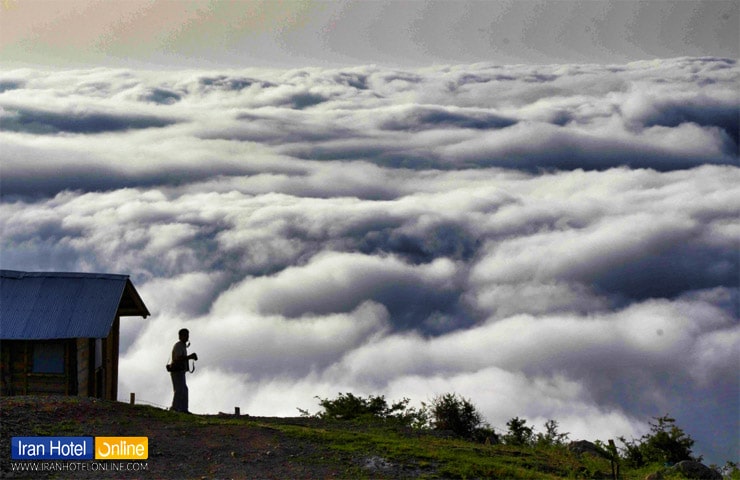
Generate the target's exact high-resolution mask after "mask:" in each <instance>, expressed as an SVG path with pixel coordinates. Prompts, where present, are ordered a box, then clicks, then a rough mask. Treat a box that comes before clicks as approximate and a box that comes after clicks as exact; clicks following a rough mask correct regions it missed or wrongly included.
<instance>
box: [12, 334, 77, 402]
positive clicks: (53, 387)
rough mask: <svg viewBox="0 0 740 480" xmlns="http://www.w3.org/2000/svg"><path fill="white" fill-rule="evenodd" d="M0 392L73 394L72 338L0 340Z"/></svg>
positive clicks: (74, 358) (74, 352)
mask: <svg viewBox="0 0 740 480" xmlns="http://www.w3.org/2000/svg"><path fill="white" fill-rule="evenodd" d="M0 360H2V362H1V365H0V370H1V371H0V378H1V380H2V381H1V382H0V385H1V388H2V390H1V391H0V394H2V395H76V394H77V391H78V381H77V375H75V374H74V373H73V372H76V371H77V345H76V341H75V340H69V339H64V340H34V341H24V340H3V341H0Z"/></svg>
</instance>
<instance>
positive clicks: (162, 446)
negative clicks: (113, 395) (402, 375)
mask: <svg viewBox="0 0 740 480" xmlns="http://www.w3.org/2000/svg"><path fill="white" fill-rule="evenodd" d="M219 418H224V419H231V417H219ZM240 418H243V417H240ZM210 419H211V420H213V418H212V417H210ZM208 420H209V417H207V416H198V415H194V416H193V415H184V414H179V413H171V412H165V411H160V410H156V411H155V409H153V408H151V407H138V406H130V405H127V404H123V403H119V402H105V401H99V400H95V399H89V398H73V399H71V400H70V399H69V398H65V397H5V398H2V399H0V433H1V437H0V456H1V458H0V477H2V478H146V479H152V478H157V479H167V478H172V479H190V478H194V479H205V478H207V479H242V478H244V479H246V478H254V479H272V478H275V479H287V478H291V479H292V478H352V477H356V475H357V472H358V471H359V470H358V469H359V468H360V467H359V466H357V465H355V464H354V463H353V460H352V459H349V458H346V459H345V458H341V457H340V456H338V455H339V454H337V453H336V452H331V451H329V450H328V449H326V448H324V447H322V446H320V445H315V444H311V443H309V442H305V441H302V440H300V439H296V438H291V437H289V436H287V435H285V434H283V433H282V432H280V431H279V430H277V429H275V428H271V427H269V426H264V425H262V426H260V425H259V423H262V422H256V423H255V422H249V423H243V422H233V423H234V424H229V423H232V422H216V423H220V424H216V425H214V424H213V423H214V422H212V421H208ZM252 420H253V419H252ZM301 420H302V419H300V418H297V419H294V421H295V422H300V421H301ZM280 421H282V422H287V421H291V420H290V419H280ZM268 423H269V422H268ZM14 436H92V437H94V436H146V437H149V458H148V460H146V470H141V469H138V470H135V471H126V470H118V471H101V470H99V469H98V470H97V471H83V470H80V469H77V470H75V471H67V472H53V473H52V472H34V473H28V472H25V473H21V472H17V471H15V472H14V471H13V470H12V465H11V460H10V456H11V450H10V441H11V438H12V437H14ZM352 472H354V473H352Z"/></svg>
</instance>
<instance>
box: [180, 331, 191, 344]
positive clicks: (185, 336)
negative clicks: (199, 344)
mask: <svg viewBox="0 0 740 480" xmlns="http://www.w3.org/2000/svg"><path fill="white" fill-rule="evenodd" d="M177 335H178V337H180V341H182V342H187V341H188V338H190V330H188V329H187V328H181V329H180V331H179V332H177Z"/></svg>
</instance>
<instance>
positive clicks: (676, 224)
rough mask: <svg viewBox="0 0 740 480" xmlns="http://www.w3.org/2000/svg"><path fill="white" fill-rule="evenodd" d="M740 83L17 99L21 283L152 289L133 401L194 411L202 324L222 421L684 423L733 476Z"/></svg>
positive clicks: (576, 71)
mask: <svg viewBox="0 0 740 480" xmlns="http://www.w3.org/2000/svg"><path fill="white" fill-rule="evenodd" d="M738 74H739V72H738V68H737V67H736V66H735V63H734V62H733V61H726V60H721V59H690V58H686V59H676V60H664V61H657V62H644V63H634V64H629V65H612V66H598V65H561V66H516V67H501V66H496V65H488V64H476V65H464V66H449V67H444V66H440V67H429V68H426V69H418V70H413V71H404V70H392V69H386V68H382V67H357V68H352V69H332V70H329V69H318V68H314V69H301V70H289V71H279V70H256V69H253V70H244V71H229V72H218V71H214V72H205V71H190V72H136V71H122V70H118V71H110V70H106V69H97V70H93V71H67V72H40V71H30V70H24V71H14V72H4V73H3V74H1V75H0V86H2V87H3V89H4V90H3V91H2V92H0V108H2V109H3V110H2V115H1V116H0V142H2V144H3V147H4V148H3V149H1V150H0V162H1V163H0V165H2V180H1V181H2V202H1V203H0V231H2V237H1V238H2V240H1V242H0V248H2V256H1V257H0V265H2V267H3V268H11V269H19V270H47V269H48V270H81V271H106V272H116V273H128V274H130V275H131V276H132V280H133V281H134V284H135V285H136V286H137V288H138V289H139V292H140V293H141V294H142V297H143V298H144V301H145V302H146V303H147V305H148V307H149V309H150V311H151V312H152V316H151V317H150V318H148V319H146V320H143V319H134V318H131V319H128V318H127V319H124V321H122V344H121V352H122V358H121V362H120V381H121V384H120V387H119V390H120V391H121V392H122V395H126V394H127V393H128V392H129V391H134V392H136V393H137V398H140V399H143V400H148V401H151V402H155V403H157V404H160V405H167V404H168V403H169V398H170V395H171V386H170V384H169V378H168V377H167V375H166V372H165V371H164V368H163V367H164V364H165V363H166V359H167V357H168V355H169V353H170V348H171V345H172V343H174V342H175V340H176V332H177V330H178V329H179V328H181V327H187V328H190V329H191V332H192V333H191V341H192V348H191V349H192V350H193V351H196V352H197V353H198V354H199V356H200V358H201V360H199V362H198V364H197V371H196V373H195V374H194V375H192V376H190V387H191V406H192V409H193V410H194V411H197V412H209V413H215V412H216V411H233V407H234V406H240V407H241V408H242V411H245V412H247V413H252V414H260V415H292V414H295V413H296V410H295V409H296V408H297V407H300V408H306V409H309V410H315V409H316V408H317V407H316V402H315V401H314V399H313V397H314V396H315V395H319V396H322V397H331V396H334V395H336V394H337V393H338V392H348V391H351V392H353V393H356V394H360V395H371V394H385V395H387V396H388V397H390V398H391V399H400V398H401V397H404V396H406V397H410V398H412V400H413V401H415V402H420V401H426V400H429V399H430V397H432V396H434V395H435V394H441V393H446V392H449V391H455V392H457V393H460V394H462V395H464V396H466V397H470V398H471V399H472V400H473V402H474V403H475V404H476V405H478V406H479V407H480V408H481V410H482V411H483V413H484V414H485V416H486V418H487V420H489V421H490V422H491V423H492V424H493V425H494V426H496V427H498V428H504V427H505V423H506V421H507V420H508V419H509V418H511V417H513V416H520V417H525V418H527V419H528V420H530V421H531V422H534V423H535V424H536V425H537V426H538V427H541V424H542V423H544V421H545V420H547V419H549V418H554V419H556V420H558V421H559V422H560V424H561V429H562V430H564V431H570V432H571V437H572V438H578V437H585V438H601V439H606V438H608V437H614V436H617V435H625V436H627V437H630V436H633V435H634V436H639V434H640V433H641V432H643V431H644V429H645V427H646V422H647V421H648V420H649V418H650V416H654V415H663V414H665V413H667V412H668V413H671V414H674V415H675V416H678V417H679V422H680V423H682V424H683V423H685V424H686V425H687V428H688V431H689V432H691V431H697V432H699V433H698V435H699V436H698V437H696V436H695V438H697V446H698V448H700V449H702V448H705V449H707V451H711V452H712V453H711V454H712V455H714V456H717V455H720V454H724V453H723V452H725V451H729V450H726V449H725V450H722V449H721V448H720V447H717V446H716V445H717V442H713V441H710V440H711V438H714V437H716V436H717V435H719V436H720V437H721V438H722V442H721V443H722V444H723V445H729V446H730V447H733V446H736V438H735V437H736V436H735V432H736V430H737V429H736V427H737V418H738V415H737V408H738V406H737V403H736V401H734V400H736V398H737V392H738V381H737V376H736V375H734V372H733V371H732V370H731V369H730V367H729V366H731V365H734V364H735V363H736V360H737V356H738V348H739V347H738V331H737V321H738V319H737V299H738V295H739V293H738V286H737V278H738V276H737V275H738V268H739V267H738V259H737V240H736V239H737V236H738V231H740V222H738V219H737V212H738V211H739V210H740V189H739V188H740V187H738V185H740V173H739V171H738V168H737V141H738V140H737V137H736V135H735V136H734V137H733V128H734V129H735V130H736V127H737V124H736V122H737V119H736V117H735V116H733V115H730V113H733V112H734V113H736V110H737V98H736V96H733V95H731V92H733V91H734V90H735V87H736V84H737V80H738V77H739V75H738ZM733 119H734V120H733ZM733 122H735V123H733ZM733 148H734V150H733ZM638 167H639V168H638ZM214 392H219V394H218V395H215V394H214ZM699 399H702V403H701V406H700V405H699V404H698V403H697V402H698V401H699ZM705 399H706V400H705ZM705 407H706V408H708V409H709V410H711V411H709V412H704V413H703V414H702V415H704V416H696V415H695V412H696V411H697V409H701V408H705ZM701 418H704V419H706V418H711V419H712V420H711V421H710V423H712V426H713V427H716V428H715V430H716V431H718V432H720V433H712V435H713V436H714V437H712V436H710V434H709V433H707V431H706V428H704V426H703V425H704V424H703V423H701V422H702V421H701V420H700V419H701ZM733 442H735V443H734V444H733ZM735 450H736V449H735ZM721 460H722V459H721V458H717V461H721Z"/></svg>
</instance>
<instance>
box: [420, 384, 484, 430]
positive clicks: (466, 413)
mask: <svg viewBox="0 0 740 480" xmlns="http://www.w3.org/2000/svg"><path fill="white" fill-rule="evenodd" d="M431 423H432V426H433V427H434V428H435V429H436V430H449V431H452V432H454V433H455V435H458V436H460V437H463V438H475V437H476V431H477V430H479V429H481V428H484V429H486V427H485V426H484V425H483V416H482V415H481V414H480V413H479V412H478V409H477V408H475V405H473V404H472V403H471V402H470V400H467V399H465V398H463V397H458V396H457V395H456V394H454V393H446V394H444V395H439V396H437V397H435V398H434V400H432V405H431ZM487 430H490V429H487ZM491 433H492V431H491Z"/></svg>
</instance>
